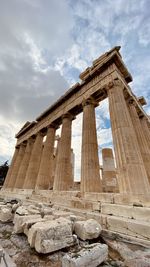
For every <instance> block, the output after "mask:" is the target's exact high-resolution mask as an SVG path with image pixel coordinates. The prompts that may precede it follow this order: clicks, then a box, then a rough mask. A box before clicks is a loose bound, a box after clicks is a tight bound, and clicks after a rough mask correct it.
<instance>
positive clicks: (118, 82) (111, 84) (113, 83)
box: [105, 79, 124, 92]
mask: <svg viewBox="0 0 150 267" xmlns="http://www.w3.org/2000/svg"><path fill="white" fill-rule="evenodd" d="M115 86H118V87H120V88H122V89H124V84H123V83H122V81H121V80H119V79H116V80H112V81H111V82H109V83H108V84H107V85H106V87H105V89H106V91H107V92H108V91H109V90H110V89H112V88H113V87H115Z"/></svg>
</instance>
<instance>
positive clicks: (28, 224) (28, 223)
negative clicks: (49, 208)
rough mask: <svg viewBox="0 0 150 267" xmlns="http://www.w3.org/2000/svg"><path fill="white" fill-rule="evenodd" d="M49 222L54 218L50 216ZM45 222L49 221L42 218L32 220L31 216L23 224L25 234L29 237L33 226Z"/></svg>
mask: <svg viewBox="0 0 150 267" xmlns="http://www.w3.org/2000/svg"><path fill="white" fill-rule="evenodd" d="M50 217H51V218H50ZM49 220H53V216H49ZM45 221H47V219H45V218H41V217H39V218H36V217H35V218H31V217H30V216H28V218H27V219H26V221H25V222H24V223H23V224H22V227H23V232H24V234H25V235H27V236H28V233H29V229H30V228H31V227H32V225H33V224H35V223H37V222H45Z"/></svg>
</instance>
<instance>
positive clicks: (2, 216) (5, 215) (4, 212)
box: [0, 207, 13, 222]
mask: <svg viewBox="0 0 150 267" xmlns="http://www.w3.org/2000/svg"><path fill="white" fill-rule="evenodd" d="M12 218H13V215H12V212H11V209H10V208H8V207H3V208H2V207H1V209H0V221H1V222H8V221H12Z"/></svg>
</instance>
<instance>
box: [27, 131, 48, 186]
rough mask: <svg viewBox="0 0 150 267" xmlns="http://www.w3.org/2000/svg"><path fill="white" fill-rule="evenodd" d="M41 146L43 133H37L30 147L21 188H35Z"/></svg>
mask: <svg viewBox="0 0 150 267" xmlns="http://www.w3.org/2000/svg"><path fill="white" fill-rule="evenodd" d="M42 148H43V135H42V134H41V133H38V134H37V136H36V139H35V142H34V145H33V148H32V152H31V157H30V161H29V165H28V169H27V173H26V177H25V182H24V185H23V188H26V189H35V185H36V180H37V176H38V171H39V167H40V160H41V153H42Z"/></svg>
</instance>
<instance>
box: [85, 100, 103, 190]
mask: <svg viewBox="0 0 150 267" xmlns="http://www.w3.org/2000/svg"><path fill="white" fill-rule="evenodd" d="M95 106H96V105H95V102H94V101H93V100H91V99H88V100H86V101H84V103H83V125H82V151H81V192H102V182H101V179H100V166H99V158H98V143H97V133H96V119H95Z"/></svg>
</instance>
